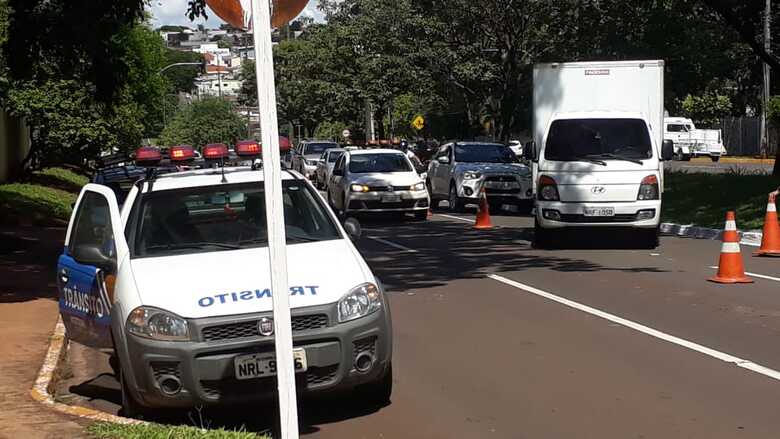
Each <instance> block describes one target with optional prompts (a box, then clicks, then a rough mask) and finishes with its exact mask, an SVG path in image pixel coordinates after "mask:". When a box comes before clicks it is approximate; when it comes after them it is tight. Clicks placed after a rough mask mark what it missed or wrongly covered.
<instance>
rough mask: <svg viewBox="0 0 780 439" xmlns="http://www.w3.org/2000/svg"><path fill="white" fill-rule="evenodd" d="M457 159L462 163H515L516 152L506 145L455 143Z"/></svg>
mask: <svg viewBox="0 0 780 439" xmlns="http://www.w3.org/2000/svg"><path fill="white" fill-rule="evenodd" d="M455 161H456V162H460V163H514V162H516V161H517V156H516V155H515V153H513V152H512V150H511V149H509V147H508V146H504V145H493V144H469V145H455Z"/></svg>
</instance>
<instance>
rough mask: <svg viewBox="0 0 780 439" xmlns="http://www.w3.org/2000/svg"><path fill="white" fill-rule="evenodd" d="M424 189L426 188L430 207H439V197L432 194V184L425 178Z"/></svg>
mask: <svg viewBox="0 0 780 439" xmlns="http://www.w3.org/2000/svg"><path fill="white" fill-rule="evenodd" d="M425 189H427V190H428V198H430V200H431V209H438V208H439V199H437V198H435V197H434V196H433V186H431V180H430V179H428V180H425Z"/></svg>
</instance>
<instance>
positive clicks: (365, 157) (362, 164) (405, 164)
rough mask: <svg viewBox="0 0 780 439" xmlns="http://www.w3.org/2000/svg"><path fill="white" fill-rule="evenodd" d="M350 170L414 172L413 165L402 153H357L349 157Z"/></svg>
mask: <svg viewBox="0 0 780 439" xmlns="http://www.w3.org/2000/svg"><path fill="white" fill-rule="evenodd" d="M349 172H350V173H352V174H364V173H368V172H412V167H411V165H409V161H408V160H406V157H405V156H404V155H402V154H392V153H382V154H355V155H353V156H352V157H350V159H349Z"/></svg>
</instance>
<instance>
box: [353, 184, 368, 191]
mask: <svg viewBox="0 0 780 439" xmlns="http://www.w3.org/2000/svg"><path fill="white" fill-rule="evenodd" d="M349 190H351V191H352V192H368V186H366V185H362V184H353V185H351V186H350V187H349Z"/></svg>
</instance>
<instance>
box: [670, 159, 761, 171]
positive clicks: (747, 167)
mask: <svg viewBox="0 0 780 439" xmlns="http://www.w3.org/2000/svg"><path fill="white" fill-rule="evenodd" d="M666 169H671V170H673V171H682V172H693V173H706V174H723V173H727V172H733V173H738V174H740V175H741V174H771V173H772V165H769V164H761V163H729V162H727V161H721V162H718V163H715V162H712V161H710V160H703V161H696V160H692V161H689V162H676V161H673V162H670V163H668V164H667V165H666Z"/></svg>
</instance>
